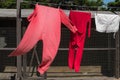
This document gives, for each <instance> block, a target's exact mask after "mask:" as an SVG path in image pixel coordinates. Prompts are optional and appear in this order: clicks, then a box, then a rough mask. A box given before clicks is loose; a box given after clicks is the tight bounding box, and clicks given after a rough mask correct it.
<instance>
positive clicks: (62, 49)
mask: <svg viewBox="0 0 120 80" xmlns="http://www.w3.org/2000/svg"><path fill="white" fill-rule="evenodd" d="M15 49H16V48H0V50H15ZM58 50H61V51H64V50H69V48H59V49H58ZM84 50H116V48H84Z"/></svg>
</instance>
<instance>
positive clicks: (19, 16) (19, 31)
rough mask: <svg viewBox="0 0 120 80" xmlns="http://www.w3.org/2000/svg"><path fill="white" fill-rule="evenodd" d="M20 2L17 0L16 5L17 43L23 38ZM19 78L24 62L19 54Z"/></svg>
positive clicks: (19, 77)
mask: <svg viewBox="0 0 120 80" xmlns="http://www.w3.org/2000/svg"><path fill="white" fill-rule="evenodd" d="M20 2H21V0H17V5H16V9H17V10H16V11H17V14H16V16H17V17H16V38H17V45H18V44H19V42H20V40H21V9H20ZM16 78H17V79H16V80H20V79H21V78H22V62H21V56H17V77H16Z"/></svg>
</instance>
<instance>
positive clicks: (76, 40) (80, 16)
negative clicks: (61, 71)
mask: <svg viewBox="0 0 120 80" xmlns="http://www.w3.org/2000/svg"><path fill="white" fill-rule="evenodd" d="M69 18H70V19H71V21H72V22H73V24H74V25H75V26H76V27H77V29H78V32H76V33H71V38H70V43H69V55H68V66H69V68H70V69H75V72H79V69H80V64H81V60H82V53H83V49H84V43H85V38H86V30H87V26H88V37H90V30H91V14H90V13H86V12H77V11H70V15H69ZM88 24H89V25H88Z"/></svg>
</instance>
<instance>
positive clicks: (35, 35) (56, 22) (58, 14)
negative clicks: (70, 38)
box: [9, 4, 77, 74]
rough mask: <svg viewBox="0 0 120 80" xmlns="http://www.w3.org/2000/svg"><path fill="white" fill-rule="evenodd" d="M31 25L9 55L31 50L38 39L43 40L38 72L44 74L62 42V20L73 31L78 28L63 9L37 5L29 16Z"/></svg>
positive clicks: (21, 53)
mask: <svg viewBox="0 0 120 80" xmlns="http://www.w3.org/2000/svg"><path fill="white" fill-rule="evenodd" d="M28 20H29V22H30V23H29V25H28V27H27V29H26V31H25V34H24V36H23V38H22V40H21V41H20V44H19V45H18V46H17V48H16V49H15V50H14V51H13V52H12V53H11V54H10V55H9V56H18V55H23V54H26V53H27V52H28V51H30V50H31V49H32V48H33V47H34V46H35V45H36V44H37V42H38V41H40V40H42V41H43V53H42V61H41V64H40V65H39V66H38V72H39V73H40V74H44V72H46V71H47V69H48V68H49V67H50V65H51V63H52V62H53V60H54V58H55V56H56V54H57V50H58V47H59V43H60V34H61V22H62V23H63V24H64V25H65V26H66V27H67V28H68V29H69V30H71V31H72V32H73V33H75V32H76V31H77V28H76V27H75V26H74V25H73V24H72V22H71V21H70V20H69V18H68V16H66V14H65V13H64V12H63V10H62V9H59V8H52V7H47V6H43V5H38V4H36V5H35V9H34V11H33V13H32V14H31V15H30V16H28Z"/></svg>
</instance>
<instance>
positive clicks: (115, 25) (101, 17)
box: [95, 13, 120, 33]
mask: <svg viewBox="0 0 120 80" xmlns="http://www.w3.org/2000/svg"><path fill="white" fill-rule="evenodd" d="M119 22H120V16H119V15H116V14H100V13H97V14H95V24H96V30H97V31H98V32H106V33H111V32H117V31H118V30H119Z"/></svg>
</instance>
